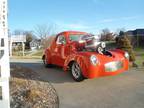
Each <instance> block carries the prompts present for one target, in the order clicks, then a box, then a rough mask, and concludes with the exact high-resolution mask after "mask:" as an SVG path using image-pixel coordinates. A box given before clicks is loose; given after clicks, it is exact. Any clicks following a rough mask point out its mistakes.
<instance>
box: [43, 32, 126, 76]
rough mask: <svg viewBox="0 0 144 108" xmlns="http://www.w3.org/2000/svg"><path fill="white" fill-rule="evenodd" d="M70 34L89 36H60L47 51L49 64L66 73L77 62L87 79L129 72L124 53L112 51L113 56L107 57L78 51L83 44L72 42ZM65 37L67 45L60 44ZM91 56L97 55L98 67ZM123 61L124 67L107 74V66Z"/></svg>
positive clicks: (45, 53) (62, 34) (66, 33)
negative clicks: (60, 68) (60, 38)
mask: <svg viewBox="0 0 144 108" xmlns="http://www.w3.org/2000/svg"><path fill="white" fill-rule="evenodd" d="M70 34H87V33H85V32H77V31H66V32H62V33H60V34H58V35H57V36H56V37H55V39H54V40H53V42H52V43H51V45H50V46H49V47H48V48H47V49H46V50H45V52H44V55H45V57H46V60H47V63H48V64H55V65H58V66H61V67H63V68H64V70H65V71H67V70H68V69H69V66H70V64H71V63H73V62H77V63H78V64H79V66H80V68H81V72H82V75H83V76H84V77H86V78H96V77H101V76H108V75H116V74H118V73H121V72H124V71H126V70H128V66H129V60H128V59H127V58H125V56H124V53H125V52H124V51H122V50H117V49H116V50H111V51H109V52H110V53H111V54H112V56H106V55H103V54H99V53H97V52H91V51H78V48H82V47H83V44H80V43H77V42H71V41H70V37H69V35H70ZM60 36H63V37H64V38H65V40H66V43H65V44H58V43H57V39H58V37H60ZM91 55H95V56H96V57H97V59H98V63H97V65H96V66H95V65H93V64H92V63H91V61H90V57H91ZM114 61H121V62H122V63H123V67H122V68H120V69H118V70H116V71H112V72H106V70H105V64H107V63H110V62H114Z"/></svg>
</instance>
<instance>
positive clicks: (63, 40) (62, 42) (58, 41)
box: [56, 35, 66, 44]
mask: <svg viewBox="0 0 144 108" xmlns="http://www.w3.org/2000/svg"><path fill="white" fill-rule="evenodd" d="M56 43H57V44H66V39H65V37H64V36H63V35H59V36H58V38H57V40H56Z"/></svg>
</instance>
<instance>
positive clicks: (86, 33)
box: [61, 31, 87, 34]
mask: <svg viewBox="0 0 144 108" xmlns="http://www.w3.org/2000/svg"><path fill="white" fill-rule="evenodd" d="M61 33H70V34H72V33H82V34H83V33H84V34H87V33H86V32H81V31H63V32H61Z"/></svg>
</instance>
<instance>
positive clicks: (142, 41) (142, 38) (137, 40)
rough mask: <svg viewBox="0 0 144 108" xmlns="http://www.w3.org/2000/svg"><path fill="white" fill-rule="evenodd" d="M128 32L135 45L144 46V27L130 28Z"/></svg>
mask: <svg viewBox="0 0 144 108" xmlns="http://www.w3.org/2000/svg"><path fill="white" fill-rule="evenodd" d="M126 33H127V35H128V37H129V38H130V40H131V43H132V45H133V46H134V47H136V46H137V47H139V46H144V29H136V30H129V31H127V32H126Z"/></svg>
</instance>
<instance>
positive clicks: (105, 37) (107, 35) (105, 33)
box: [100, 29, 115, 41]
mask: <svg viewBox="0 0 144 108" xmlns="http://www.w3.org/2000/svg"><path fill="white" fill-rule="evenodd" d="M100 35H101V41H112V40H114V37H115V34H114V33H112V32H110V30H109V29H103V30H102V33H101V34H100Z"/></svg>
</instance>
